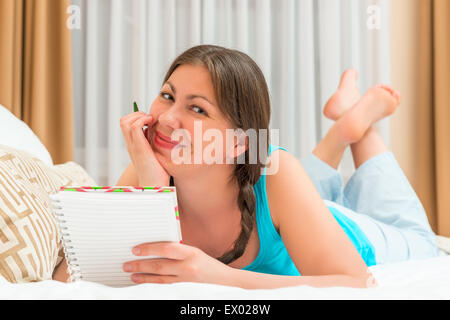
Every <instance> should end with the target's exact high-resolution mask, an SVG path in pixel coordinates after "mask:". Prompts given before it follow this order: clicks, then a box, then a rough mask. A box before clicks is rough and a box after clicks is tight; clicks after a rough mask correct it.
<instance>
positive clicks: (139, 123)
mask: <svg viewBox="0 0 450 320" xmlns="http://www.w3.org/2000/svg"><path fill="white" fill-rule="evenodd" d="M152 122H153V117H152V116H150V115H148V116H145V117H142V118H139V119H137V120H135V122H133V124H132V125H131V138H132V140H133V142H134V143H137V145H138V146H143V145H145V146H147V144H148V140H147V138H146V135H145V133H144V131H143V130H142V129H143V127H144V126H145V125H147V126H150V125H151V123H152Z"/></svg>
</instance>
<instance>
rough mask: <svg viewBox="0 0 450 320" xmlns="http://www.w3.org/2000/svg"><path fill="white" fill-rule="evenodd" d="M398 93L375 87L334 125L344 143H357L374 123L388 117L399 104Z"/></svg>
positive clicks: (386, 88)
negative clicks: (337, 128) (336, 125)
mask: <svg viewBox="0 0 450 320" xmlns="http://www.w3.org/2000/svg"><path fill="white" fill-rule="evenodd" d="M400 101H401V96H400V93H398V92H397V91H395V90H394V89H392V88H391V87H390V86H388V85H376V86H374V87H372V88H371V89H369V90H368V91H367V92H366V93H365V94H364V96H363V97H362V98H361V99H360V100H359V101H358V102H357V103H356V104H355V105H354V106H353V107H352V108H351V109H350V110H349V111H348V112H347V113H346V114H345V115H343V116H342V117H341V118H339V120H338V121H337V122H336V123H339V126H338V127H339V132H340V135H341V138H342V139H343V141H344V142H346V143H348V144H351V143H355V142H358V141H359V140H360V139H361V138H362V137H363V136H364V134H365V133H366V131H367V129H369V128H370V127H371V126H372V125H373V124H374V123H376V122H378V121H379V120H381V119H383V118H385V117H388V116H390V115H391V114H392V113H394V111H395V109H396V108H397V106H398V105H399V104H400Z"/></svg>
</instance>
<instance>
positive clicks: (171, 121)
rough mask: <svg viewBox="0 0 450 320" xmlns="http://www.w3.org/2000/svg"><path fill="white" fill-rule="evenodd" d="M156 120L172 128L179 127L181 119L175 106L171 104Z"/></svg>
mask: <svg viewBox="0 0 450 320" xmlns="http://www.w3.org/2000/svg"><path fill="white" fill-rule="evenodd" d="M158 121H159V123H160V124H161V125H162V126H164V127H170V128H172V130H176V129H179V128H180V124H181V121H180V116H179V114H178V111H177V108H176V106H172V107H170V108H168V109H167V110H166V111H164V112H163V113H161V114H160V115H159V119H158Z"/></svg>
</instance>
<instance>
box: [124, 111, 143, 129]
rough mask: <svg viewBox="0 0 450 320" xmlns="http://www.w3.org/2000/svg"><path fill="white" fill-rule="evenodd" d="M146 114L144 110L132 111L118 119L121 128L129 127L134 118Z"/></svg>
mask: <svg viewBox="0 0 450 320" xmlns="http://www.w3.org/2000/svg"><path fill="white" fill-rule="evenodd" d="M146 115H147V114H146V113H145V112H142V111H139V112H133V113H131V114H129V115H126V116H125V117H123V118H121V119H120V127H121V128H122V129H129V127H130V125H131V124H132V123H133V122H134V121H136V119H138V118H141V117H143V116H146Z"/></svg>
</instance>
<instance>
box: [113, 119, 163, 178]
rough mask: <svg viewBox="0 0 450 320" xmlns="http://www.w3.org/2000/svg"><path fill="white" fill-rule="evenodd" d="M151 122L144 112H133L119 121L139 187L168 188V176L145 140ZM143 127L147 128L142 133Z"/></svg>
mask: <svg viewBox="0 0 450 320" xmlns="http://www.w3.org/2000/svg"><path fill="white" fill-rule="evenodd" d="M153 121H154V119H153V117H152V116H151V115H149V114H146V113H145V112H142V111H139V112H133V113H131V114H129V115H127V116H125V117H123V118H122V119H120V127H121V129H122V133H123V136H124V138H125V143H126V145H127V150H128V153H129V155H130V158H131V162H132V163H133V166H134V168H135V170H136V172H137V175H138V178H139V185H140V186H168V185H169V184H170V175H169V174H168V173H167V171H166V170H165V169H164V168H163V167H162V166H161V164H160V163H159V161H158V159H157V158H156V156H155V154H154V152H153V150H152V147H151V145H150V143H149V141H148V140H147V134H148V132H150V129H149V128H150V127H151V125H152V124H153ZM145 125H147V126H148V128H147V129H145V131H143V130H142V129H143V127H144V126H145Z"/></svg>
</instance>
